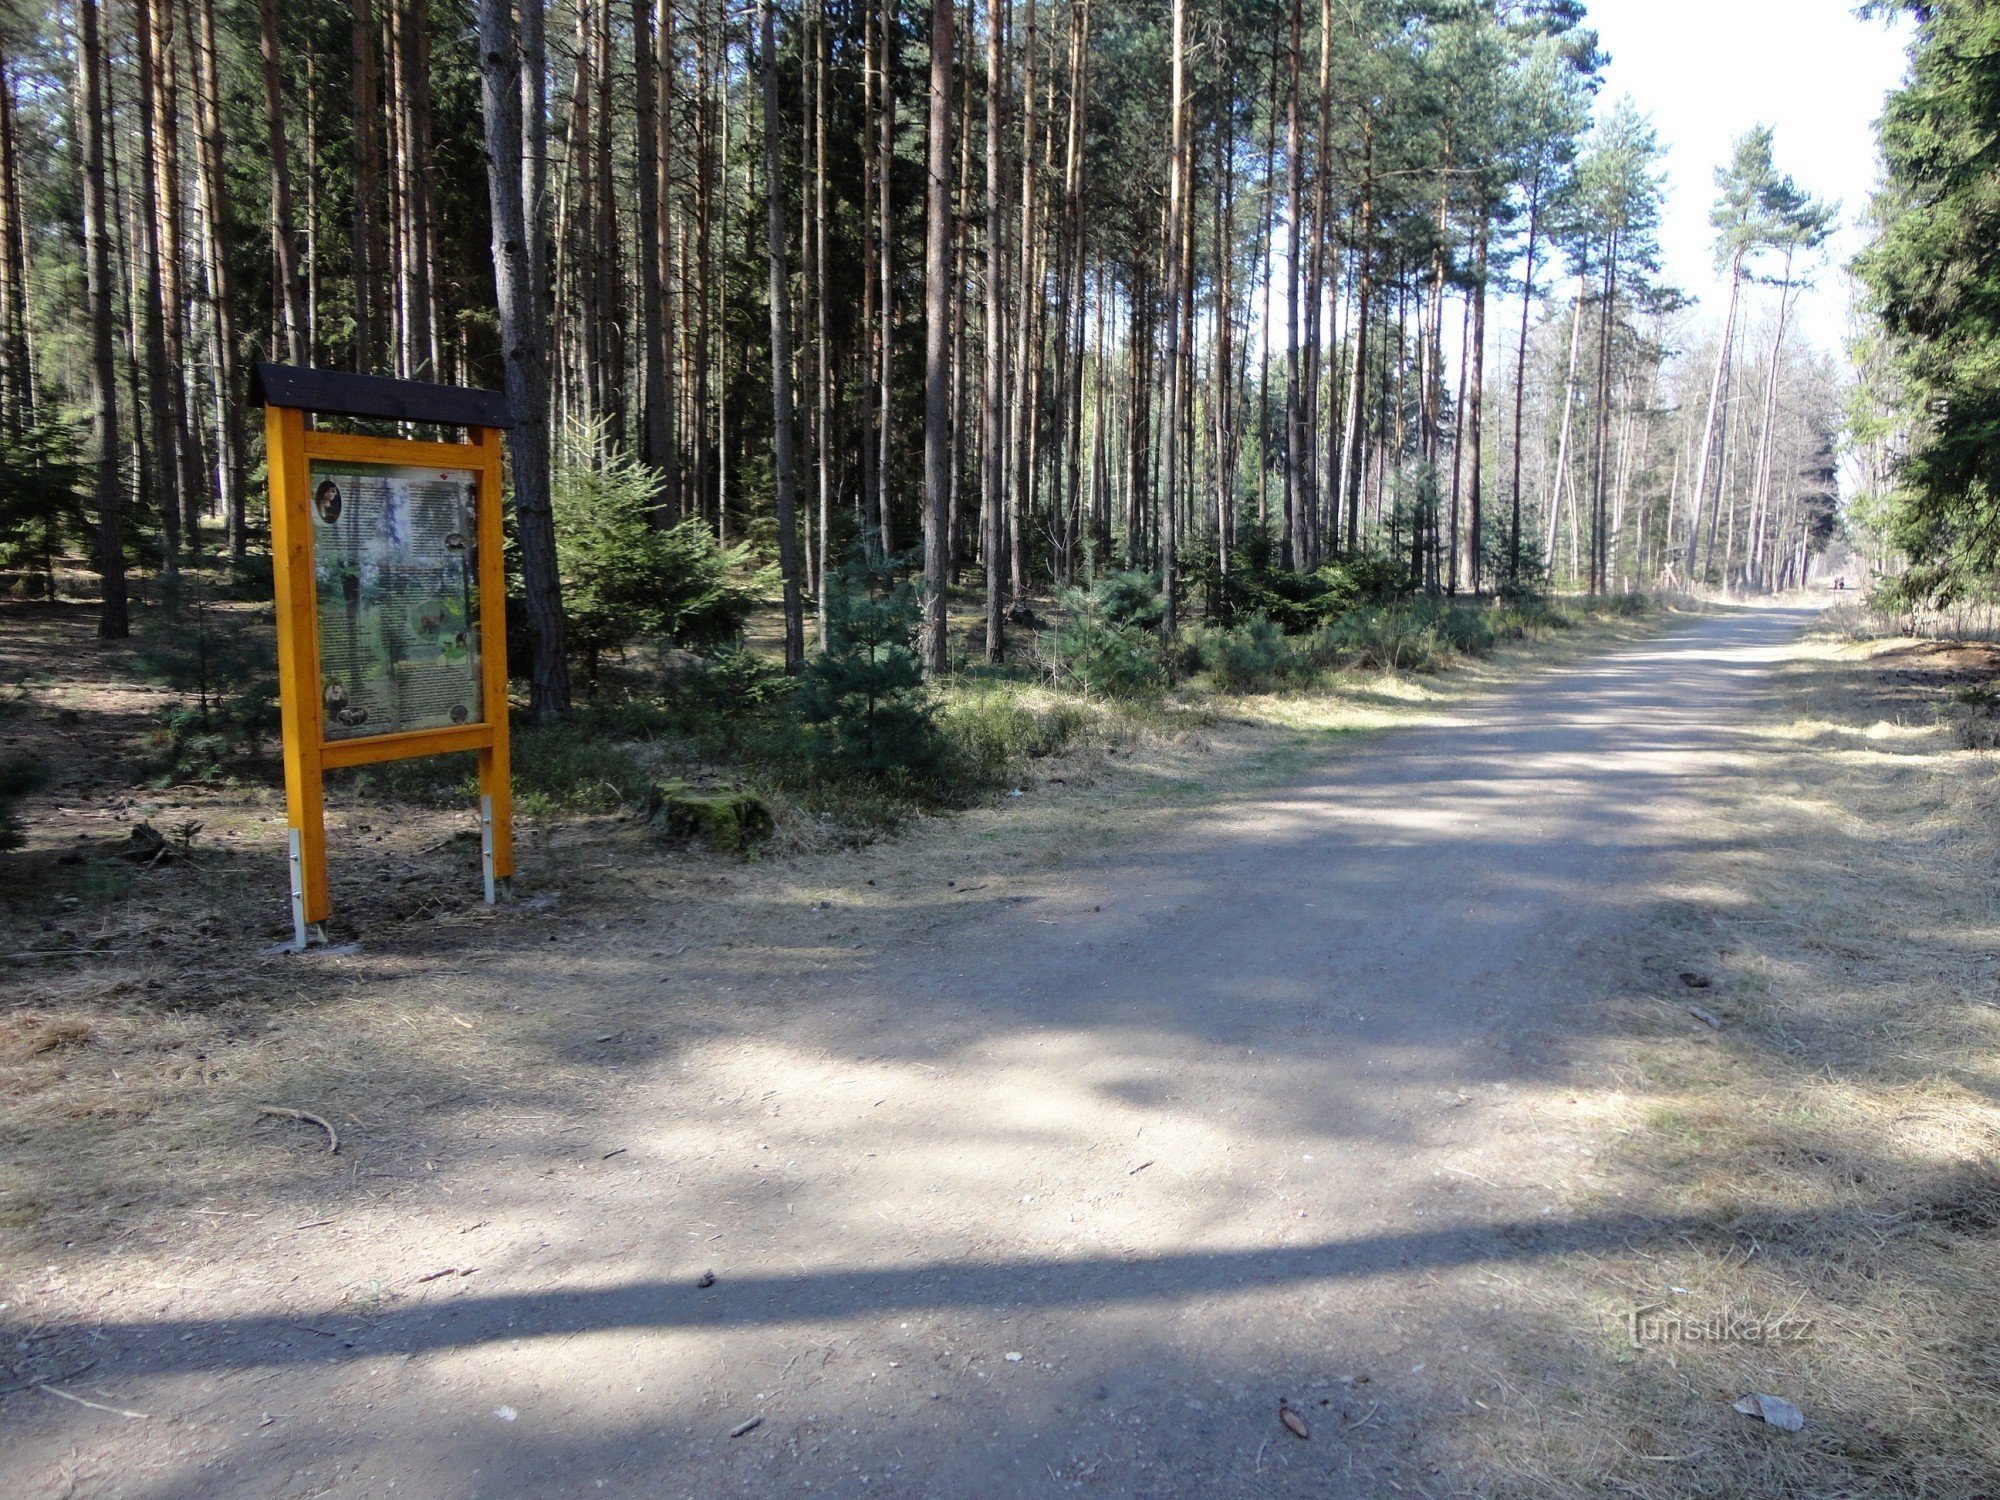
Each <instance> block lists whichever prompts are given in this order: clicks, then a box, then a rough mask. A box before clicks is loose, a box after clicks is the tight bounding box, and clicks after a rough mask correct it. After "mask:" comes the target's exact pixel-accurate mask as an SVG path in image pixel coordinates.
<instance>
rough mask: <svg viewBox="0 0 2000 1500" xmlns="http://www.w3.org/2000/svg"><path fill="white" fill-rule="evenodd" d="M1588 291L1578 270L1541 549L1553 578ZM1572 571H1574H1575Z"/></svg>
mask: <svg viewBox="0 0 2000 1500" xmlns="http://www.w3.org/2000/svg"><path fill="white" fill-rule="evenodd" d="M1588 294H1589V283H1588V282H1587V281H1586V280H1585V279H1584V274H1583V273H1582V272H1581V271H1579V272H1578V273H1577V278H1576V304H1575V306H1574V307H1572V308H1571V309H1570V320H1569V364H1568V366H1567V367H1566V368H1565V369H1564V371H1563V414H1562V430H1561V433H1560V434H1559V436H1558V437H1557V439H1556V470H1555V479H1554V488H1553V489H1552V490H1551V491H1550V494H1549V513H1548V515H1547V517H1546V518H1545V519H1546V520H1547V522H1548V537H1547V543H1546V545H1545V546H1544V548H1543V550H1542V566H1543V567H1545V568H1547V569H1548V573H1549V577H1550V578H1551V579H1553V578H1554V577H1555V572H1556V537H1557V532H1558V523H1559V522H1560V520H1561V513H1562V500H1563V491H1564V488H1565V486H1566V485H1567V481H1568V479H1569V431H1570V417H1571V416H1572V414H1573V413H1574V412H1575V410H1576V356H1577V352H1578V350H1579V349H1580V348H1581V347H1582V343H1583V304H1584V301H1585V299H1586V298H1587V296H1588ZM1567 487H1568V489H1569V494H1570V503H1571V504H1572V505H1574V504H1575V503H1576V487H1575V486H1574V485H1567ZM1572 571H1573V570H1572Z"/></svg>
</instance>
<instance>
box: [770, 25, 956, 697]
mask: <svg viewBox="0 0 2000 1500" xmlns="http://www.w3.org/2000/svg"><path fill="white" fill-rule="evenodd" d="M947 24H949V23H947ZM757 27H758V31H759V34H760V38H761V44H760V46H759V47H758V52H757V68H758V75H759V77H760V78H761V80H762V83H763V94H764V257H765V264H766V266H767V267H768V269H769V272H770V277H769V281H770V287H769V290H770V308H771V462H772V467H773V468H774V469H775V470H776V471H777V473H776V478H777V488H778V571H779V573H780V575H781V576H782V578H783V580H784V593H785V670H786V671H787V672H796V671H798V669H799V667H800V666H801V665H802V664H803V663H804V661H805V654H806V632H805V616H804V613H803V608H802V603H801V599H800V593H799V539H798V509H799V502H798V469H797V457H796V453H795V445H794V442H793V437H792V423H793V416H792V297H791V276H790V274H789V272H788V271H787V269H786V265H785V207H784V194H783V192H781V191H780V188H779V176H778V122H779V119H780V114H779V110H778V49H777V40H776V31H775V28H774V26H773V24H772V20H771V0H757ZM950 55H951V46H950V37H949V33H947V37H946V45H945V56H946V59H947V66H948V65H949V58H950ZM949 88H950V83H949V79H947V82H946V89H947V98H949V92H948V91H949Z"/></svg>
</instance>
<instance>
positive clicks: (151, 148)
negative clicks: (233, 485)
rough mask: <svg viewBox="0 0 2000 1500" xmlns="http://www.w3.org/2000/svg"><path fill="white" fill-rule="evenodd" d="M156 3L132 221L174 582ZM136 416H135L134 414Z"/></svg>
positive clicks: (145, 11) (137, 18)
mask: <svg viewBox="0 0 2000 1500" xmlns="http://www.w3.org/2000/svg"><path fill="white" fill-rule="evenodd" d="M156 3H157V0H138V3H137V4H136V5H134V6H133V11H132V14H133V19H134V22H135V24H136V26H137V32H138V35H137V43H138V54H139V56H138V63H139V67H138V72H139V118H140V140H139V183H138V189H139V204H138V211H137V212H136V213H135V214H134V215H133V217H134V219H135V220H136V221H137V225H138V230H139V235H138V239H139V243H138V246H137V250H138V256H139V267H140V272H139V274H140V280H141V282H142V286H141V290H140V317H141V319H142V321H143V324H144V328H143V333H142V337H143V340H144V344H145V356H146V397H147V399H146V414H147V429H148V436H149V439H150V446H151V449H152V461H151V462H150V463H148V464H146V465H145V466H144V469H145V472H144V478H145V479H149V480H150V481H151V483H152V487H153V494H154V498H155V501H156V503H157V504H158V506H159V511H160V543H161V554H162V555H161V559H160V572H161V576H162V577H163V578H165V579H166V580H168V581H169V582H171V581H173V580H176V579H178V578H179V577H180V562H181V498H180V468H179V464H178V462H177V459H176V452H177V450H176V447H175V440H174V439H175V434H174V426H173V405H172V402H171V401H170V400H169V399H168V395H167V387H168V382H169V381H170V379H171V378H172V377H171V375H170V374H169V370H168V364H167V329H166V320H167V314H168V309H167V307H166V306H165V303H164V298H163V291H162V285H161V276H160V260H161V254H160V238H159V229H160V214H159V211H158V208H159V202H160V187H159V180H158V172H159V132H158V120H159V94H158V58H159V47H158V39H157V37H156V36H155V28H154V21H155V16H154V12H153V7H154V5H155V4H156ZM134 416H135V418H136V416H137V413H136V412H135V413H134Z"/></svg>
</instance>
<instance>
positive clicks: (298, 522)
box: [251, 363, 514, 949]
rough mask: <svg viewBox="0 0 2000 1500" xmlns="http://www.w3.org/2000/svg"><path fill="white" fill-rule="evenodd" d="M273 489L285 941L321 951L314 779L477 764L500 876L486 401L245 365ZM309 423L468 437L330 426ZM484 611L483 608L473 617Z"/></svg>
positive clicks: (508, 870)
mask: <svg viewBox="0 0 2000 1500" xmlns="http://www.w3.org/2000/svg"><path fill="white" fill-rule="evenodd" d="M251 396H252V399H253V400H261V401H262V402H263V403H264V445H265V451H266V453H267V455H268V456H269V461H270V462H269V469H270V478H271V563H272V575H273V583H274V585H275V589H274V596H275V601H276V604H277V616H278V707H279V717H280V718H281V720H282V721H283V728H284V747H285V817H286V822H287V823H288V824H289V825H290V830H289V831H290V842H291V850H290V854H291V874H292V881H291V885H292V935H293V946H294V947H296V948H299V949H304V948H306V947H307V946H308V945H310V944H311V943H314V942H320V941H324V940H325V922H326V919H327V917H328V915H329V913H330V912H331V911H332V908H333V902H332V892H331V889H330V888H329V885H328V882H327V870H326V785H325V782H326V774H327V773H328V772H329V771H340V770H345V769H348V768H350V767H354V766H367V765H375V764H378V763H380V762H383V761H390V760H403V759H406V758H408V757H410V756H414V755H449V754H461V753H470V754H473V755H475V756H477V757H478V762H479V835H480V837H479V843H480V864H481V867H482V870H483V874H484V877H485V886H486V899H487V901H488V902H494V901H497V900H499V899H501V897H502V896H504V895H505V893H506V891H507V886H508V880H509V877H511V876H512V874H513V873H514V834H513V798H512V796H511V794H510V789H509V776H508V756H507V639H506V624H507V621H506V610H505V608H504V607H503V604H502V600H503V599H504V597H505V593H506V575H505V571H504V569H503V568H502V565H501V548H502V545H503V543H502V540H501V524H500V482H501V473H502V461H501V446H500V445H501V433H502V430H503V429H504V428H505V427H506V426H507V425H508V420H509V418H508V411H507V403H506V400H505V398H504V397H503V396H501V395H500V393H499V392H497V391H477V390H468V389H464V388H461V387H456V386H438V385H428V384H425V383H423V382H421V381H411V380H389V379H385V378H383V377H381V376H375V375H350V374H347V373H345V372H342V371H336V370H313V369H306V368H300V367H294V366H288V365H274V364H268V363H267V364H259V365H258V366H257V371H256V376H255V378H254V380H253V382H252V388H251ZM308 416H313V417H328V416H332V417H350V418H356V417H358V418H362V419H367V420H372V421H373V422H374V423H376V424H380V423H385V422H392V423H396V424H399V425H401V426H402V428H403V430H404V431H405V432H409V431H411V430H413V429H415V428H418V427H426V428H431V429H442V430H445V431H449V430H450V429H453V428H456V429H459V430H461V431H463V432H464V433H465V434H466V440H465V441H463V442H454V441H447V440H441V439H428V438H417V437H388V436H382V435H380V434H379V433H359V432H340V431H334V430H331V429H330V428H328V427H326V426H323V425H320V424H319V423H317V422H315V423H314V424H313V425H308V423H307V418H308ZM482 601H484V602H485V603H486V604H487V605H489V606H490V607H489V608H485V609H482V608H481V603H482Z"/></svg>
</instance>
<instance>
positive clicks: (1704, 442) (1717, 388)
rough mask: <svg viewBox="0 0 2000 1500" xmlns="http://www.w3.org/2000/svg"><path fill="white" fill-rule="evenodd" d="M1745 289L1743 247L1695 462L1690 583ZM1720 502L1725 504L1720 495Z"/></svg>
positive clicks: (1733, 271) (1733, 266) (1734, 265)
mask: <svg viewBox="0 0 2000 1500" xmlns="http://www.w3.org/2000/svg"><path fill="white" fill-rule="evenodd" d="M1742 289H1743V253H1742V252H1741V251H1740V250H1739V251H1738V252H1737V253H1736V256H1735V258H1734V259H1732V260H1731V261H1730V263H1729V311H1728V312H1727V313H1726V314H1725V315H1724V317H1723V320H1722V342H1721V343H1720V344H1719V345H1717V346H1716V351H1715V373H1714V375H1713V376H1711V377H1710V379H1709V382H1708V414H1707V415H1706V416H1705V417H1703V418H1702V424H1701V450H1700V455H1699V457H1698V458H1697V459H1696V461H1695V471H1694V512H1693V514H1692V515H1691V516H1690V517H1689V519H1688V533H1687V555H1686V557H1685V559H1684V560H1683V561H1684V565H1685V567H1686V571H1687V581H1688V583H1689V585H1690V586H1692V585H1693V583H1694V581H1695V576H1694V564H1695V555H1696V551H1697V549H1698V548H1699V547H1700V546H1701V518H1702V510H1703V508H1704V507H1705V506H1706V505H1707V503H1708V460H1709V455H1710V454H1711V453H1712V452H1713V451H1714V448H1715V417H1716V413H1717V411H1719V410H1720V409H1721V405H1722V378H1723V374H1724V372H1726V371H1727V370H1728V368H1729V346H1730V344H1731V343H1732V342H1733V341H1734V340H1735V337H1736V304H1737V300H1738V297H1739V294H1740V293H1741V292H1742ZM1716 503H1717V504H1718V505H1720V504H1721V500H1720V498H1718V499H1717V501H1716Z"/></svg>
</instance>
